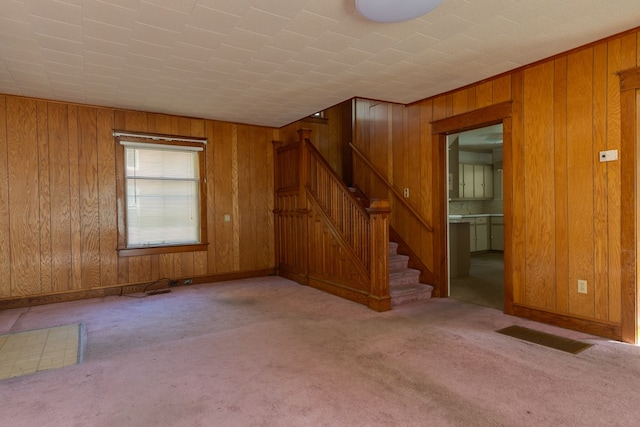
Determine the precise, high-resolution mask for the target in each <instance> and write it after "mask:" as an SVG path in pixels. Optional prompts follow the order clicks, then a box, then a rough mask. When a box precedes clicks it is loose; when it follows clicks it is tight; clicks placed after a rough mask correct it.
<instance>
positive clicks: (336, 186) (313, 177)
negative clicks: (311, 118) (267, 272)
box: [304, 141, 371, 269]
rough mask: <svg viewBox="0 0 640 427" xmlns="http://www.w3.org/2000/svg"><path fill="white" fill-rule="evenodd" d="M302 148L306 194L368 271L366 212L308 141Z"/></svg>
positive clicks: (367, 221) (368, 217)
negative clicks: (303, 151)
mask: <svg viewBox="0 0 640 427" xmlns="http://www.w3.org/2000/svg"><path fill="white" fill-rule="evenodd" d="M304 144H305V146H306V149H307V150H306V151H307V153H308V156H307V162H308V164H307V168H306V169H307V171H308V176H307V180H306V188H307V190H308V191H309V193H310V195H311V196H312V197H313V198H314V199H315V201H316V203H318V205H319V206H320V207H321V208H322V210H323V211H324V212H325V214H326V215H327V217H328V218H329V220H330V221H331V223H332V224H333V225H334V227H335V228H336V229H337V230H338V232H339V233H340V234H341V236H342V237H343V238H344V240H345V241H346V242H347V243H348V244H349V246H350V247H351V249H352V250H353V251H354V253H355V254H356V255H357V256H358V258H359V259H360V261H361V262H362V264H363V265H364V266H365V268H367V269H369V266H370V264H369V262H370V259H369V250H370V239H371V236H370V234H369V228H370V224H369V219H370V215H369V212H368V211H367V210H366V209H364V208H363V207H362V206H361V205H360V203H358V201H357V200H356V199H355V197H354V195H353V194H352V193H351V191H350V190H349V188H348V187H347V186H346V185H345V184H344V182H343V181H342V180H341V179H340V177H338V175H336V173H335V172H334V170H333V169H332V168H331V166H330V165H329V163H327V161H326V160H325V159H324V157H322V154H320V152H319V151H318V150H317V148H316V147H315V146H314V145H313V144H312V143H311V142H309V141H305V142H304Z"/></svg>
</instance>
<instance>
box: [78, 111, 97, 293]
mask: <svg viewBox="0 0 640 427" xmlns="http://www.w3.org/2000/svg"><path fill="white" fill-rule="evenodd" d="M78 129H79V131H80V134H79V145H78V173H79V175H80V177H81V178H80V181H79V184H80V187H79V198H80V229H81V237H80V238H81V241H82V244H81V263H82V273H81V274H82V278H81V287H82V288H93V287H97V286H99V285H100V202H99V190H98V135H97V112H96V109H95V108H87V107H81V108H79V109H78Z"/></svg>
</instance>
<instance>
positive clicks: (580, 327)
mask: <svg viewBox="0 0 640 427" xmlns="http://www.w3.org/2000/svg"><path fill="white" fill-rule="evenodd" d="M513 315H514V316H517V317H523V318H526V319H531V320H535V321H536V322H541V323H547V324H550V325H553V326H558V327H561V328H565V329H572V330H574V331H578V332H583V333H586V334H591V335H597V336H600V337H605V338H610V339H614V340H619V339H620V335H621V328H620V325H618V324H614V323H605V322H595V321H593V320H586V319H579V318H576V317H571V316H564V315H561V314H556V313H550V312H548V311H542V310H537V309H535V308H530V307H525V306H522V305H517V304H514V305H513Z"/></svg>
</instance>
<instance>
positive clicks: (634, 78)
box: [618, 68, 640, 92]
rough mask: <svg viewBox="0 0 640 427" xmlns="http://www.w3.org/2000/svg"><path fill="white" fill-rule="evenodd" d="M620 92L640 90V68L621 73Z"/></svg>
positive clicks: (619, 74)
mask: <svg viewBox="0 0 640 427" xmlns="http://www.w3.org/2000/svg"><path fill="white" fill-rule="evenodd" d="M618 76H619V77H620V91H621V92H624V91H627V90H635V89H640V68H632V69H630V70H624V71H620V72H619V73H618Z"/></svg>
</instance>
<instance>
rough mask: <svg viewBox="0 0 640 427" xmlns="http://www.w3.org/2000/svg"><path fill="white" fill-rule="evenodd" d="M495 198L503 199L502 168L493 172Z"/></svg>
mask: <svg viewBox="0 0 640 427" xmlns="http://www.w3.org/2000/svg"><path fill="white" fill-rule="evenodd" d="M493 198H494V199H502V169H496V170H495V171H494V172H493Z"/></svg>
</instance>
